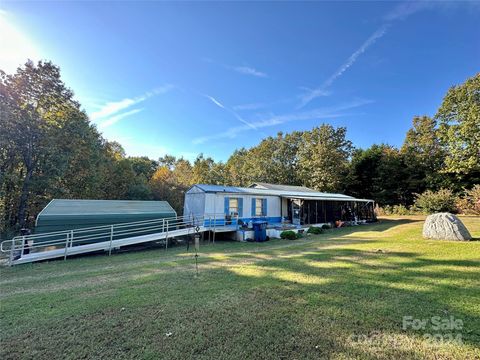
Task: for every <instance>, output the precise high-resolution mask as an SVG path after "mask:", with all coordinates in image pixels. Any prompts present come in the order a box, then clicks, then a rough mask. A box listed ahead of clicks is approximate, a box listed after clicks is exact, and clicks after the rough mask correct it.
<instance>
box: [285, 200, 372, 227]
mask: <svg viewBox="0 0 480 360" xmlns="http://www.w3.org/2000/svg"><path fill="white" fill-rule="evenodd" d="M282 212H284V213H282V216H283V217H284V218H286V219H288V221H289V222H291V223H292V224H293V225H312V224H325V223H335V222H336V221H344V222H372V221H376V217H375V212H374V202H373V201H372V200H363V199H354V200H344V199H342V200H339V199H317V198H309V197H284V198H282Z"/></svg>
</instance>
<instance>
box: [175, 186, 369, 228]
mask: <svg viewBox="0 0 480 360" xmlns="http://www.w3.org/2000/svg"><path fill="white" fill-rule="evenodd" d="M373 205H374V202H373V200H368V199H356V198H354V197H351V196H347V195H343V194H333V193H323V192H318V191H315V190H312V189H309V188H306V187H302V186H289V185H276V184H266V183H254V184H252V185H251V186H250V187H248V188H242V187H233V186H222V185H205V184H197V185H194V186H192V187H191V188H190V189H189V190H188V191H187V193H186V194H185V203H184V212H183V214H184V215H186V216H204V215H205V214H222V215H224V216H225V219H229V218H231V217H237V216H238V218H239V219H241V220H242V221H243V222H245V223H246V222H249V221H251V220H256V219H262V220H266V221H267V222H268V224H270V225H272V224H279V223H282V222H285V221H287V222H290V223H291V224H294V225H299V226H301V225H310V224H322V223H333V222H335V221H337V220H342V221H374V220H375V214H374V211H373ZM217 218H218V217H217Z"/></svg>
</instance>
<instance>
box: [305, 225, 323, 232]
mask: <svg viewBox="0 0 480 360" xmlns="http://www.w3.org/2000/svg"><path fill="white" fill-rule="evenodd" d="M322 232H323V230H322V228H320V227H316V226H310V227H309V228H308V230H307V234H321V233H322Z"/></svg>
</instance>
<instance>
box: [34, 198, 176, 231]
mask: <svg viewBox="0 0 480 360" xmlns="http://www.w3.org/2000/svg"><path fill="white" fill-rule="evenodd" d="M176 216H177V213H176V212H175V210H173V208H172V207H171V206H170V204H169V203H168V202H166V201H137V200H67V199H54V200H52V201H51V202H50V203H49V204H48V205H47V206H46V207H45V208H44V209H43V210H42V211H41V212H40V213H39V214H38V216H37V220H36V223H35V234H44V233H49V232H53V231H63V230H72V229H80V228H87V227H97V226H101V225H113V224H120V223H127V222H135V221H143V220H152V219H162V218H171V217H176Z"/></svg>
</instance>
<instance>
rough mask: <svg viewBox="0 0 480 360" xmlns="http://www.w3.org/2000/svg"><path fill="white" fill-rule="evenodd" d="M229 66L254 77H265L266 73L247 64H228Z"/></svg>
mask: <svg viewBox="0 0 480 360" xmlns="http://www.w3.org/2000/svg"><path fill="white" fill-rule="evenodd" d="M229 68H230V69H232V70H235V71H236V72H238V73H240V74H244V75H252V76H256V77H267V74H265V73H264V72H261V71H258V70H257V69H255V68H252V67H249V66H230V67H229Z"/></svg>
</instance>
